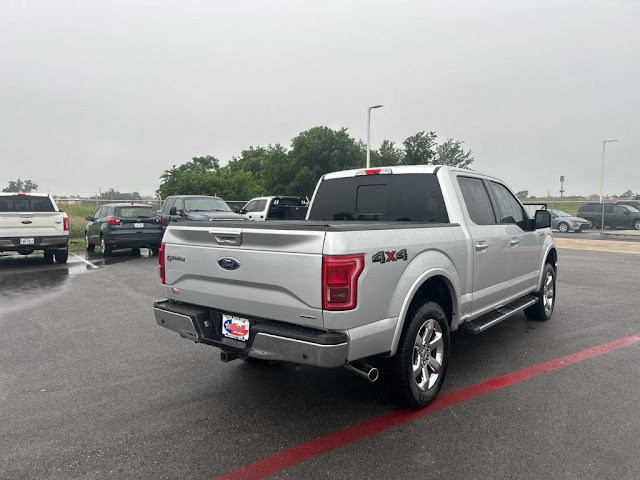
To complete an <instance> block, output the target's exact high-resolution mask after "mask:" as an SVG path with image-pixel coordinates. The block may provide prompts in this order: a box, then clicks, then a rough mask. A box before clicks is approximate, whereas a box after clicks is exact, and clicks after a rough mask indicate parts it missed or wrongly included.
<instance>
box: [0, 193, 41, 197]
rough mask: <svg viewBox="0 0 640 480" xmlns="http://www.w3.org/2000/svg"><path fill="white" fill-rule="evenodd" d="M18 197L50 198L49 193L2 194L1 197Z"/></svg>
mask: <svg viewBox="0 0 640 480" xmlns="http://www.w3.org/2000/svg"><path fill="white" fill-rule="evenodd" d="M16 195H21V196H22V195H31V196H32V197H48V196H49V194H48V193H38V192H2V193H0V196H2V197H14V196H16Z"/></svg>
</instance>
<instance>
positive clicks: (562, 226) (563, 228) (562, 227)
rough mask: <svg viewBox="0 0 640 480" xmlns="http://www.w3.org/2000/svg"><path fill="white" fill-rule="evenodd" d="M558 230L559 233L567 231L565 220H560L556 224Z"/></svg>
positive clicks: (567, 225)
mask: <svg viewBox="0 0 640 480" xmlns="http://www.w3.org/2000/svg"><path fill="white" fill-rule="evenodd" d="M558 230H559V231H560V232H561V233H567V232H568V231H569V224H568V223H567V222H560V223H559V224H558Z"/></svg>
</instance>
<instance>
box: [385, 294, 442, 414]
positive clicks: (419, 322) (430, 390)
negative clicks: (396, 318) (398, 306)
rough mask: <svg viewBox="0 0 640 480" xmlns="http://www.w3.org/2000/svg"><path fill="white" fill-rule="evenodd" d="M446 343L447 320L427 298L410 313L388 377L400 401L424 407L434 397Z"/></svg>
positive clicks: (440, 373) (439, 382) (439, 380)
mask: <svg viewBox="0 0 640 480" xmlns="http://www.w3.org/2000/svg"><path fill="white" fill-rule="evenodd" d="M449 345H450V342H449V324H448V322H447V316H446V315H445V313H444V310H443V309H442V307H441V306H440V305H438V304H437V303H435V302H427V303H424V304H423V305H421V306H420V307H419V308H418V309H416V310H414V311H413V312H412V313H410V315H409V316H408V317H407V324H406V325H405V328H404V331H403V333H402V336H401V337H400V343H399V344H398V350H397V352H396V354H395V355H394V356H393V358H391V359H390V360H391V362H390V365H389V367H390V368H389V370H388V374H389V377H388V379H387V381H388V382H389V383H391V386H392V391H393V392H395V394H396V395H398V396H399V400H400V401H401V402H402V403H403V404H405V405H406V406H408V407H411V408H416V409H418V408H423V407H425V406H427V405H428V404H429V402H431V401H432V400H433V399H434V398H435V397H436V395H437V394H438V392H439V391H440V388H441V387H442V383H443V382H444V377H445V374H446V373H447V365H448V364H449V349H450V347H449ZM385 370H387V369H385ZM384 373H385V374H387V372H384Z"/></svg>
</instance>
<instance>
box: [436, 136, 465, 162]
mask: <svg viewBox="0 0 640 480" xmlns="http://www.w3.org/2000/svg"><path fill="white" fill-rule="evenodd" d="M463 143H464V142H461V141H459V140H453V139H452V138H450V139H448V140H446V141H445V142H444V143H441V144H440V145H438V146H437V148H436V158H435V162H434V163H437V164H438V165H449V166H452V167H460V168H469V165H471V163H473V154H472V153H471V150H466V151H465V149H464V148H463V147H462V144H463Z"/></svg>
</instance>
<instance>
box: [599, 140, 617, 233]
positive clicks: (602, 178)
mask: <svg viewBox="0 0 640 480" xmlns="http://www.w3.org/2000/svg"><path fill="white" fill-rule="evenodd" d="M617 141H618V140H604V141H603V142H602V167H601V170H600V206H601V207H602V213H601V215H602V216H601V217H600V222H601V223H600V238H603V237H604V196H603V195H604V150H605V147H606V146H607V143H611V142H617Z"/></svg>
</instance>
